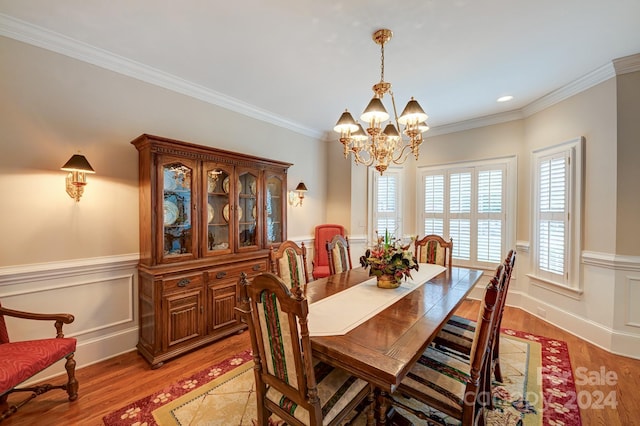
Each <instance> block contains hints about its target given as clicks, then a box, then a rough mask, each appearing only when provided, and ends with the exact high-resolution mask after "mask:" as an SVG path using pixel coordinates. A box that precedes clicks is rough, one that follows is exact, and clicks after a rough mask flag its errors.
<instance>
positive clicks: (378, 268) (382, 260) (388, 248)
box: [360, 231, 418, 287]
mask: <svg viewBox="0 0 640 426" xmlns="http://www.w3.org/2000/svg"><path fill="white" fill-rule="evenodd" d="M360 264H361V265H362V266H363V267H364V268H369V276H371V275H375V276H376V277H377V278H378V282H380V279H381V277H389V278H387V279H388V280H393V281H394V282H395V287H397V286H398V285H400V282H401V281H402V278H404V279H405V280H406V279H407V278H411V270H412V269H415V270H416V271H417V270H418V261H417V260H416V258H415V256H414V255H413V253H412V252H411V251H409V250H408V246H405V247H403V246H402V245H401V242H400V240H399V239H394V238H393V236H392V235H391V234H389V232H388V231H385V233H384V237H378V241H377V243H376V245H375V246H374V247H373V248H372V249H367V251H366V252H365V254H364V256H361V257H360ZM379 285H380V284H379Z"/></svg>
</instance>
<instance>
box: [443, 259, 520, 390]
mask: <svg viewBox="0 0 640 426" xmlns="http://www.w3.org/2000/svg"><path fill="white" fill-rule="evenodd" d="M515 262H516V252H515V250H509V253H508V254H507V256H506V258H505V259H504V262H503V270H504V279H503V280H501V281H500V285H501V287H502V288H501V290H500V298H499V300H498V306H497V308H496V318H497V321H496V323H495V326H494V330H493V333H494V337H493V347H492V348H491V353H492V354H491V362H492V366H493V375H494V377H495V379H496V381H498V382H502V381H503V377H502V370H501V369H500V328H501V324H502V316H503V314H504V308H505V305H506V300H507V294H508V291H509V283H510V282H511V273H512V272H513V267H514V266H515ZM476 327H477V323H476V322H475V321H473V320H470V319H467V318H464V317H461V316H458V315H453V316H452V317H451V318H450V319H449V321H447V323H446V324H445V326H444V327H442V330H440V332H439V333H438V335H437V336H436V338H435V339H434V340H433V343H434V344H435V345H436V346H438V347H441V348H447V349H450V350H453V351H456V352H458V353H459V354H461V355H462V356H467V357H468V356H469V355H470V354H471V348H472V345H473V336H474V334H475V329H476Z"/></svg>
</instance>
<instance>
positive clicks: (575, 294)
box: [527, 274, 584, 300]
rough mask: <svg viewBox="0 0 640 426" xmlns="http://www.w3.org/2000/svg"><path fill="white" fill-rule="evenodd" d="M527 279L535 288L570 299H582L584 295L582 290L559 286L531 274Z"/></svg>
mask: <svg viewBox="0 0 640 426" xmlns="http://www.w3.org/2000/svg"><path fill="white" fill-rule="evenodd" d="M527 277H529V280H530V282H531V284H533V285H535V286H536V287H541V288H544V289H546V290H549V291H552V292H554V293H557V294H561V295H563V296H567V297H570V298H572V299H576V300H580V299H582V293H584V292H583V290H582V289H578V288H572V287H567V286H566V285H564V284H560V283H557V282H555V281H551V280H548V279H546V278H541V277H538V276H536V275H533V274H527Z"/></svg>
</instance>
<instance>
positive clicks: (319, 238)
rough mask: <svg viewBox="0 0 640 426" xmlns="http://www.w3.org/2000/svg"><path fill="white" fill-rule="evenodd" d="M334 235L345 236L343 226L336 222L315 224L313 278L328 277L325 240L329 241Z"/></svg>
mask: <svg viewBox="0 0 640 426" xmlns="http://www.w3.org/2000/svg"><path fill="white" fill-rule="evenodd" d="M334 235H342V236H343V237H344V236H345V231H344V226H342V225H336V224H330V223H327V224H324V225H318V226H316V231H315V239H314V242H313V271H312V275H313V278H314V279H318V278H322V277H328V276H329V275H330V274H331V273H330V271H329V255H328V254H327V248H326V247H327V246H326V244H327V242H329V241H331V239H332V238H333V237H334Z"/></svg>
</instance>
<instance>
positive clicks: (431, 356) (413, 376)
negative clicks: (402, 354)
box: [389, 265, 502, 426]
mask: <svg viewBox="0 0 640 426" xmlns="http://www.w3.org/2000/svg"><path fill="white" fill-rule="evenodd" d="M501 275H502V265H499V266H498V268H497V270H496V275H494V276H493V277H492V278H491V280H490V281H489V283H488V284H487V286H486V288H485V291H484V296H483V298H482V302H481V305H480V309H479V312H478V321H477V323H478V324H479V327H476V331H475V335H474V342H473V351H472V353H471V358H470V362H467V363H465V362H464V361H461V360H460V359H458V358H457V357H455V356H451V355H449V354H447V353H446V352H441V351H439V350H438V349H436V348H435V347H434V346H431V345H430V346H428V347H427V349H426V350H425V351H424V353H423V354H422V355H421V356H420V358H419V359H418V361H417V362H416V364H415V365H414V366H413V367H412V368H411V370H409V372H408V373H407V375H406V376H405V378H404V379H403V380H402V381H401V382H400V385H399V386H398V388H397V390H396V391H395V392H394V393H392V394H391V395H390V396H389V399H390V401H389V402H390V403H391V405H395V406H398V407H401V408H403V409H405V410H407V411H409V412H410V413H412V414H413V415H415V416H416V417H418V418H421V419H425V420H427V419H429V417H430V415H429V414H430V412H431V410H432V409H435V410H438V411H440V412H441V413H444V414H446V415H448V416H451V417H453V418H455V419H457V420H458V421H460V422H461V423H462V425H463V426H471V425H476V424H484V422H483V409H484V407H488V406H489V405H490V399H491V393H490V389H489V374H490V372H489V362H490V359H489V358H490V355H491V352H490V346H491V343H492V342H491V331H492V326H493V324H494V321H495V320H496V317H495V313H496V308H497V302H498V296H499V292H500V291H499V285H498V280H499V279H500V276H501ZM406 396H408V397H410V398H413V399H414V400H415V401H417V402H419V403H420V404H423V405H424V406H423V407H420V408H416V405H415V404H412V406H409V405H407V404H405V403H404V402H401V399H403V398H404V397H406Z"/></svg>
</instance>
